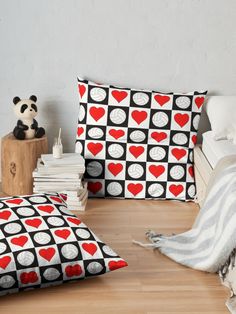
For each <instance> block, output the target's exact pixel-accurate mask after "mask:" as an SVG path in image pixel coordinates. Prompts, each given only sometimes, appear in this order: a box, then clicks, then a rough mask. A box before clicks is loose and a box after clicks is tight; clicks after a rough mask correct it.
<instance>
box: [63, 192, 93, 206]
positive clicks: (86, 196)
mask: <svg viewBox="0 0 236 314" xmlns="http://www.w3.org/2000/svg"><path fill="white" fill-rule="evenodd" d="M87 198H88V192H86V193H85V194H84V195H83V198H82V199H81V200H74V201H72V200H68V199H67V200H66V204H67V205H70V206H82V205H83V204H84V203H85V200H86V199H87Z"/></svg>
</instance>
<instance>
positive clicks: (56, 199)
mask: <svg viewBox="0 0 236 314" xmlns="http://www.w3.org/2000/svg"><path fill="white" fill-rule="evenodd" d="M50 199H51V200H53V201H55V202H57V203H63V201H62V199H61V198H60V197H57V196H51V197H50Z"/></svg>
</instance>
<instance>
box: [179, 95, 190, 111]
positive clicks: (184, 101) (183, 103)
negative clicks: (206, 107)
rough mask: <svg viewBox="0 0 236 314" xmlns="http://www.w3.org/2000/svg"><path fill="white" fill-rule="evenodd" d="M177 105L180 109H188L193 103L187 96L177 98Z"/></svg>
mask: <svg viewBox="0 0 236 314" xmlns="http://www.w3.org/2000/svg"><path fill="white" fill-rule="evenodd" d="M175 103H176V105H177V106H178V107H179V108H180V109H187V108H188V107H189V106H190V103H191V101H190V99H189V97H187V96H180V97H178V98H176V100H175Z"/></svg>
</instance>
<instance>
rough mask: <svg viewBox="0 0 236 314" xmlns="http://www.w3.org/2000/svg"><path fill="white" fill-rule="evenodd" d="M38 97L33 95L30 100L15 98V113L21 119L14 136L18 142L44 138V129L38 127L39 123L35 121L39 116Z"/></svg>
mask: <svg viewBox="0 0 236 314" xmlns="http://www.w3.org/2000/svg"><path fill="white" fill-rule="evenodd" d="M36 101H37V97H36V96H34V95H32V96H30V98H29V99H20V98H19V97H14V98H13V103H14V104H15V106H14V112H15V114H16V116H17V117H18V118H19V120H18V121H17V125H16V127H15V128H14V130H13V135H14V136H15V138H17V139H18V140H24V139H32V138H35V137H36V138H40V137H42V136H44V134H45V130H44V128H39V127H38V122H37V121H36V120H35V119H34V118H35V117H36V115H37V111H38V109H37V106H36Z"/></svg>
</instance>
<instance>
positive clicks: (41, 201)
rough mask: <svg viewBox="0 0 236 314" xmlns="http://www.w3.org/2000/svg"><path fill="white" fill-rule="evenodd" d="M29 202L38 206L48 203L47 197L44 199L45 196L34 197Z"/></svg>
mask: <svg viewBox="0 0 236 314" xmlns="http://www.w3.org/2000/svg"><path fill="white" fill-rule="evenodd" d="M29 200H30V201H31V202H33V203H37V204H39V203H40V204H41V203H45V202H46V201H47V199H46V197H43V196H32V197H30V199H29Z"/></svg>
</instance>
